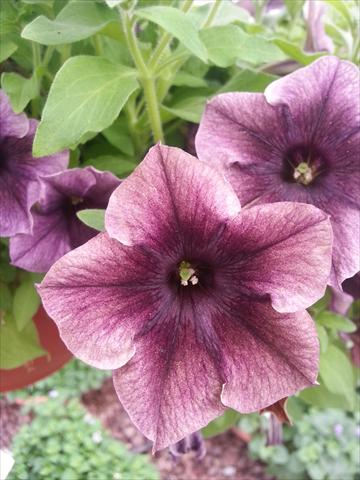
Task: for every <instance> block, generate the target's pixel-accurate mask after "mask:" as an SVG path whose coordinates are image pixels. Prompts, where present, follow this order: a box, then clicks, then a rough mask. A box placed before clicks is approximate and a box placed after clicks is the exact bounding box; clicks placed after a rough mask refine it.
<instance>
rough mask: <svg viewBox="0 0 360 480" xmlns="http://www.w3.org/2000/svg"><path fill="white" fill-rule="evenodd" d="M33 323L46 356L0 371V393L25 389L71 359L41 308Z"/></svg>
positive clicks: (53, 325) (52, 324)
mask: <svg viewBox="0 0 360 480" xmlns="http://www.w3.org/2000/svg"><path fill="white" fill-rule="evenodd" d="M34 323H35V325H36V328H37V331H38V335H39V339H40V343H41V345H42V346H43V348H44V350H46V351H47V352H48V355H44V356H42V357H39V358H35V360H30V361H29V362H26V363H24V365H21V366H20V367H17V368H12V369H10V370H2V369H0V392H8V391H10V390H17V389H18V388H23V387H27V386H28V385H31V384H32V383H35V382H37V381H38V380H41V379H42V378H45V377H47V376H49V375H51V374H52V373H54V372H56V371H57V370H59V369H60V368H61V367H62V366H63V365H65V363H67V362H68V361H69V360H70V359H71V358H72V355H71V353H70V352H69V350H68V349H67V348H66V347H65V345H64V343H63V341H62V340H61V338H60V336H59V331H58V328H57V326H56V325H55V323H54V322H53V321H52V320H51V318H50V317H49V316H48V315H47V313H46V312H45V310H44V309H43V308H42V307H40V308H39V310H38V311H37V313H36V315H35V317H34Z"/></svg>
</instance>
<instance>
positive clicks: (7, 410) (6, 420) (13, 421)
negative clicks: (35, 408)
mask: <svg viewBox="0 0 360 480" xmlns="http://www.w3.org/2000/svg"><path fill="white" fill-rule="evenodd" d="M29 421H30V415H24V414H23V413H21V406H20V405H17V404H16V403H10V402H8V400H7V399H6V398H5V397H3V398H0V433H1V435H0V449H9V448H10V444H11V440H12V437H13V436H14V435H15V433H16V432H17V431H18V430H19V429H20V427H21V426H22V425H24V423H27V422H29Z"/></svg>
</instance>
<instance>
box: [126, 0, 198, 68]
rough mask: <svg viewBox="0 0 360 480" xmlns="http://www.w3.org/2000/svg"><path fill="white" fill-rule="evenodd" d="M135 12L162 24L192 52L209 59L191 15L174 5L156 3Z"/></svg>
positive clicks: (139, 15)
mask: <svg viewBox="0 0 360 480" xmlns="http://www.w3.org/2000/svg"><path fill="white" fill-rule="evenodd" d="M135 14H136V15H137V16H138V17H140V18H144V19H146V20H149V21H151V22H154V23H156V24H157V25H160V27H162V28H163V29H164V30H166V31H167V32H168V33H171V35H173V36H174V37H175V38H177V39H178V40H179V41H180V42H181V43H182V44H183V45H184V47H186V48H187V49H188V50H190V52H191V53H193V54H194V55H195V56H197V57H199V58H200V59H201V60H203V61H204V62H206V61H207V53H206V48H205V47H204V45H203V43H202V41H201V40H200V37H199V33H198V31H197V28H196V27H195V25H194V22H193V21H192V19H191V17H190V16H188V15H186V14H185V13H184V12H182V11H181V10H179V9H177V8H174V7H165V6H162V5H156V6H153V7H148V8H143V9H141V10H135Z"/></svg>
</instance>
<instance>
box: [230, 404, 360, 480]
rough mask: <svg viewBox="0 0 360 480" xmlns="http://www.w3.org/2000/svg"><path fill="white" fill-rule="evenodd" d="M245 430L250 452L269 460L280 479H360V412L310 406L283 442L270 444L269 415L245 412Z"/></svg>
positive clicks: (270, 469) (286, 432) (242, 425)
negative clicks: (266, 433) (261, 415)
mask: <svg viewBox="0 0 360 480" xmlns="http://www.w3.org/2000/svg"><path fill="white" fill-rule="evenodd" d="M239 426H240V428H241V430H243V431H245V432H247V433H249V434H251V436H252V440H251V441H250V444H249V452H250V455H251V456H252V457H253V458H254V459H256V460H261V461H263V462H265V463H266V464H267V471H268V473H269V474H271V475H274V476H275V477H276V478H277V479H278V480H290V479H291V480H309V479H311V480H358V479H359V478H360V473H359V472H360V442H359V438H360V413H359V412H354V413H352V414H350V413H346V412H344V411H341V410H336V409H324V410H320V409H318V408H314V407H312V408H310V409H308V411H307V412H306V413H302V415H301V420H300V421H295V422H294V425H293V426H292V427H288V426H285V427H284V429H283V434H284V442H283V444H281V445H269V446H268V445H266V435H264V430H266V428H267V419H266V418H265V417H259V416H258V415H247V416H243V417H242V418H241V420H240V422H239Z"/></svg>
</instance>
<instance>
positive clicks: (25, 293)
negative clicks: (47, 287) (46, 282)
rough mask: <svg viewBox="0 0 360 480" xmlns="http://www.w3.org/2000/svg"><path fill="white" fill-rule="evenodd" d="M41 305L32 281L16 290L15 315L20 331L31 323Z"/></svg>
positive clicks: (27, 281)
mask: <svg viewBox="0 0 360 480" xmlns="http://www.w3.org/2000/svg"><path fill="white" fill-rule="evenodd" d="M39 305H40V298H39V295H38V294H37V292H36V290H35V286H34V284H33V282H32V281H31V280H26V281H25V282H23V283H21V284H20V286H19V287H18V288H17V289H16V290H15V293H14V299H13V315H14V319H15V322H16V327H17V329H18V330H19V331H21V330H23V329H24V327H25V326H26V325H27V324H28V323H29V322H30V321H31V319H32V318H33V316H34V315H35V313H36V312H37V309H38V308H39Z"/></svg>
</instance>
